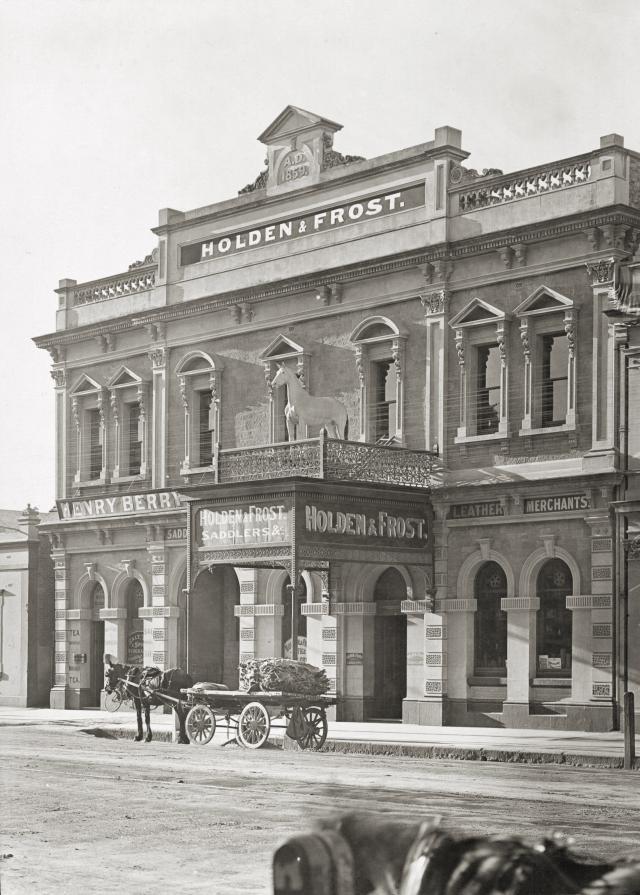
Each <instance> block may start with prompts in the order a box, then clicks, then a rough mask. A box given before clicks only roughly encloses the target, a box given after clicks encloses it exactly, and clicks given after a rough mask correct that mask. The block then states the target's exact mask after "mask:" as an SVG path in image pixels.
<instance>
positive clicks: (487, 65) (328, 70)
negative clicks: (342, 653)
mask: <svg viewBox="0 0 640 895" xmlns="http://www.w3.org/2000/svg"><path fill="white" fill-rule="evenodd" d="M639 38H640V4H639V3H638V2H637V0H606V2H602V0H475V2H472V0H456V2H452V0H369V2H367V0H322V2H316V3H308V2H303V0H293V2H291V0H271V2H269V0H262V2H259V0H232V2H229V0H188V2H185V0H82V2H81V0H0V122H1V123H2V127H3V131H4V139H3V150H4V151H3V156H4V157H3V158H2V162H1V164H0V187H1V193H0V196H1V199H0V201H1V203H2V221H1V223H0V262H1V265H2V267H1V270H2V289H1V291H0V306H1V308H2V318H1V319H2V324H1V328H0V333H1V335H0V339H1V349H2V350H1V351H0V377H1V378H0V382H1V383H2V388H1V391H0V426H1V429H0V507H3V508H15V509H20V508H22V507H24V506H25V505H26V503H27V501H29V502H30V503H31V504H32V505H36V506H38V507H39V508H40V509H41V510H48V509H49V508H50V507H51V505H52V503H53V499H54V419H53V381H52V379H51V377H50V375H49V368H50V363H51V362H50V358H49V355H48V354H47V353H46V352H43V351H38V350H37V349H36V348H35V346H34V345H33V343H32V342H31V337H32V336H35V335H42V334H44V333H48V332H51V331H53V329H54V327H55V316H54V312H55V306H56V296H55V294H54V292H53V290H54V289H55V288H56V287H57V285H58V280H59V279H61V278H64V277H71V278H73V279H76V280H78V281H79V282H82V281H84V280H89V279H94V278H97V277H101V276H107V275H110V274H116V273H121V272H122V271H124V270H126V269H127V267H128V265H129V264H130V263H131V262H132V261H135V260H137V259H141V258H142V257H143V256H144V255H145V254H147V253H148V252H149V251H151V249H152V248H153V246H154V245H155V239H154V236H153V234H152V233H151V232H150V228H151V227H153V226H154V225H155V224H156V223H157V219H158V209H160V208H164V207H167V206H169V207H172V208H177V209H180V210H187V209H189V208H195V207H198V206H201V205H207V204H210V203H212V202H215V201H219V200H223V199H227V198H232V197H234V196H235V195H236V193H237V191H238V189H240V188H241V187H242V186H244V185H245V184H246V183H248V182H249V181H251V180H253V179H254V178H255V177H256V176H257V174H258V173H259V171H260V170H261V169H262V167H263V164H262V163H263V159H264V155H265V153H264V148H263V147H262V145H261V144H260V143H258V142H257V140H256V137H257V135H258V134H259V133H261V132H262V130H263V129H264V128H265V127H266V125H267V124H269V123H270V122H271V121H272V120H273V119H274V118H275V117H276V115H278V113H279V112H280V111H281V110H282V109H283V108H284V107H285V106H286V105H287V104H289V103H291V104H293V105H297V106H301V107H302V108H305V109H309V110H310V111H312V112H315V113H318V114H321V115H324V116H325V117H327V118H330V119H333V120H334V121H338V122H340V123H341V124H343V125H344V129H343V130H342V131H341V132H340V133H339V134H338V135H337V136H336V139H335V147H336V149H338V150H339V151H341V152H343V153H350V154H354V155H363V156H366V157H368V158H371V157H374V156H376V155H381V154H383V153H386V152H391V151H393V150H396V149H401V148H403V147H406V146H412V145H414V144H416V143H421V142H424V141H426V140H430V139H431V138H432V136H433V131H434V128H436V127H440V126H442V125H445V124H448V125H451V126H453V127H457V128H460V129H461V130H462V135H463V136H462V145H463V147H464V148H465V149H466V150H468V151H470V152H471V156H470V158H469V160H468V162H467V164H468V165H470V166H472V167H475V168H478V169H482V168H484V167H497V168H502V169H503V170H504V171H505V172H508V171H512V170H516V169H519V168H523V167H527V166H530V165H537V164H541V163H544V162H548V161H554V160H555V159H560V158H564V157H567V156H571V155H576V154H578V153H581V152H586V151H588V150H590V149H594V148H597V146H598V145H599V139H600V136H601V135H603V134H608V133H611V132H617V133H620V134H622V135H624V137H625V145H626V146H628V147H630V148H632V149H636V150H639V151H640V116H639V115H638V111H637V99H636V93H637V86H638V84H639V83H640V53H639V52H638V46H639V45H640V40H639Z"/></svg>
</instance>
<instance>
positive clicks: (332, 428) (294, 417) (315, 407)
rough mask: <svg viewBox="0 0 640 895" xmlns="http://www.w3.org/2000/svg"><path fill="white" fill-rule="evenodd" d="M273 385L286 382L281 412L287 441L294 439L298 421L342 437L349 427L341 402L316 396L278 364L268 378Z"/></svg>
mask: <svg viewBox="0 0 640 895" xmlns="http://www.w3.org/2000/svg"><path fill="white" fill-rule="evenodd" d="M271 385H272V386H276V387H277V386H281V385H284V386H286V389H287V404H286V407H285V409H284V416H285V420H286V422H287V433H288V435H289V441H294V440H295V434H296V427H297V426H299V425H306V426H313V427H316V426H317V427H318V429H324V430H325V432H326V433H327V435H328V436H329V438H340V439H344V438H346V437H347V434H348V430H349V418H348V416H347V409H346V407H345V406H344V404H341V403H340V401H338V400H336V398H316V397H314V396H313V395H310V394H309V392H308V391H307V390H306V389H305V388H303V387H302V385H301V383H300V380H299V379H298V377H297V376H296V374H295V373H294V372H293V371H292V370H290V369H289V368H288V367H285V365H284V364H280V365H279V367H278V372H277V373H276V375H275V376H274V377H273V379H272V380H271Z"/></svg>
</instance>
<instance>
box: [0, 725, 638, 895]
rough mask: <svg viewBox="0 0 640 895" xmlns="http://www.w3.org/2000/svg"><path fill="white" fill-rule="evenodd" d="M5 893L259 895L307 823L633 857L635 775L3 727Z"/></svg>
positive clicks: (0, 876)
mask: <svg viewBox="0 0 640 895" xmlns="http://www.w3.org/2000/svg"><path fill="white" fill-rule="evenodd" d="M0 781H1V783H2V821H1V828H0V829H1V831H2V832H1V836H2V840H1V842H0V855H1V856H2V859H1V860H0V880H1V883H2V887H1V891H2V895H23V893H29V895H58V893H65V895H76V893H77V895H79V893H82V895H91V893H98V892H100V893H102V895H103V893H104V892H115V893H118V895H128V893H132V895H133V893H135V895H156V893H165V892H180V893H181V895H182V893H191V892H207V893H213V895H228V893H229V895H230V893H238V892H242V893H250V895H258V893H259V895H269V893H270V892H271V879H270V865H271V857H272V854H273V851H274V849H275V847H276V846H277V845H278V844H280V843H281V842H282V841H283V840H284V839H286V838H287V837H288V836H290V835H294V834H296V833H299V832H306V831H309V830H310V828H311V826H312V824H313V822H314V820H315V819H317V818H320V817H326V816H328V815H331V814H335V813H342V812H347V811H384V812H388V813H391V814H393V815H395V816H399V817H409V818H411V819H416V820H418V819H419V818H420V817H422V816H424V815H427V814H432V813H437V814H442V815H443V816H444V818H445V820H444V823H445V825H446V826H448V827H449V828H452V829H459V830H461V831H465V832H469V833H498V834H504V835H513V834H515V833H518V834H521V835H523V836H525V837H527V838H529V839H531V838H533V839H535V838H539V837H540V836H541V835H543V834H544V833H546V832H548V831H549V830H552V829H555V830H560V831H562V832H566V833H570V834H571V835H573V836H574V838H575V847H576V848H577V849H580V850H583V851H586V852H588V853H589V854H590V855H592V856H596V855H597V856H602V857H614V856H619V855H621V854H629V853H633V854H634V855H635V856H636V857H637V858H640V797H639V795H638V792H639V781H638V777H637V773H633V772H632V773H625V772H622V771H612V770H593V769H590V770H582V769H578V768H566V767H563V768H559V767H552V766H545V767H530V766H526V765H521V764H519V765H509V764H487V763H484V762H444V761H425V760H422V759H403V758H397V757H393V758H380V757H372V756H361V755H333V754H322V753H300V752H283V751H282V750H280V749H277V748H266V749H261V750H258V751H255V752H250V751H246V750H243V749H240V748H238V747H236V746H227V747H225V748H221V747H220V746H219V745H216V743H215V742H214V743H212V744H210V745H208V746H204V747H196V746H178V745H173V744H169V743H161V742H153V743H150V744H138V743H134V742H132V741H129V740H112V739H99V738H96V737H95V736H92V735H89V734H87V733H84V732H82V731H80V730H78V729H77V728H69V729H63V728H61V727H60V726H57V727H54V728H51V729H44V728H34V727H4V728H0Z"/></svg>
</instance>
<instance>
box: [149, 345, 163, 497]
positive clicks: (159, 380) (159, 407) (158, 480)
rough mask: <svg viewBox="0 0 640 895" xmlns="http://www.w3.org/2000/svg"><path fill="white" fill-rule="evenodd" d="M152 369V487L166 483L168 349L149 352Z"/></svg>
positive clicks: (161, 486)
mask: <svg viewBox="0 0 640 895" xmlns="http://www.w3.org/2000/svg"><path fill="white" fill-rule="evenodd" d="M148 357H149V360H150V361H151V369H152V385H151V426H152V428H151V487H152V488H164V487H165V485H166V475H167V473H166V463H167V455H166V446H167V365H166V358H167V352H166V349H165V348H163V347H162V346H160V345H158V346H155V347H154V348H152V349H150V350H149V352H148Z"/></svg>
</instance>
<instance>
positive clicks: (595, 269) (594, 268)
mask: <svg viewBox="0 0 640 895" xmlns="http://www.w3.org/2000/svg"><path fill="white" fill-rule="evenodd" d="M615 266H616V259H615V258H602V259H600V261H587V262H586V264H585V267H586V268H587V275H588V277H589V279H590V280H591V285H592V286H613V277H614V272H615Z"/></svg>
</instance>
